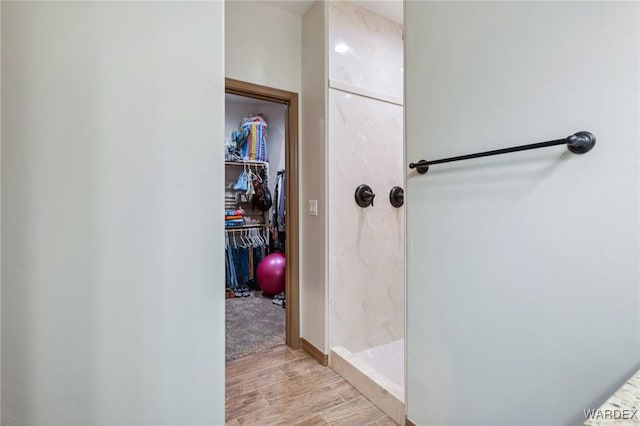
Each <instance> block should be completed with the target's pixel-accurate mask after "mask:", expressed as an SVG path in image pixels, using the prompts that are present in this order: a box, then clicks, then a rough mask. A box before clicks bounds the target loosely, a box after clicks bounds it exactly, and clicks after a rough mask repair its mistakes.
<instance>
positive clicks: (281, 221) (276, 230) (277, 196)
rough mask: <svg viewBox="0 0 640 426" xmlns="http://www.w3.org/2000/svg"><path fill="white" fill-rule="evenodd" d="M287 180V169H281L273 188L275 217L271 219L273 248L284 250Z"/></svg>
mask: <svg viewBox="0 0 640 426" xmlns="http://www.w3.org/2000/svg"><path fill="white" fill-rule="evenodd" d="M285 180H286V179H285V171H284V170H279V171H278V174H277V176H276V186H275V188H274V190H273V217H272V221H271V235H272V238H271V241H272V249H273V250H278V251H284V247H285V241H286V233H285V229H286V228H285V216H286V209H285V206H286V197H285V194H286V191H285Z"/></svg>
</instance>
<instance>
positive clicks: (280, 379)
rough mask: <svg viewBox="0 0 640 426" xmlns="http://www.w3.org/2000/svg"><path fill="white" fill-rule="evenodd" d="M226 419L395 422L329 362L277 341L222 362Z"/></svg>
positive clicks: (391, 425) (389, 425) (360, 424)
mask: <svg viewBox="0 0 640 426" xmlns="http://www.w3.org/2000/svg"><path fill="white" fill-rule="evenodd" d="M226 425H227V426H238V425H252V426H253V425H259V426H267V425H286V426H293V425H297V426H316V425H317V426H320V425H345V426H364V425H372V426H373V425H375V426H395V425H397V423H395V422H394V421H393V420H392V419H391V418H390V417H388V416H387V415H386V414H384V413H383V412H382V411H380V409H379V408H377V407H376V406H375V405H373V404H372V403H371V402H370V401H369V400H368V399H367V398H365V397H364V396H363V395H362V394H360V393H359V392H358V391H357V390H356V389H354V388H353V387H352V386H351V385H350V384H349V383H347V382H346V381H345V380H344V379H342V378H341V377H340V376H338V375H337V374H336V373H335V372H334V371H333V370H331V369H330V368H329V367H323V366H322V365H320V364H319V363H318V362H317V361H316V360H314V359H313V358H311V357H309V355H307V354H306V353H305V352H303V351H302V350H292V349H290V348H288V347H286V346H280V347H277V348H274V349H271V350H269V351H266V352H262V353H259V354H256V355H250V356H247V357H244V358H240V359H234V360H232V361H228V362H227V363H226Z"/></svg>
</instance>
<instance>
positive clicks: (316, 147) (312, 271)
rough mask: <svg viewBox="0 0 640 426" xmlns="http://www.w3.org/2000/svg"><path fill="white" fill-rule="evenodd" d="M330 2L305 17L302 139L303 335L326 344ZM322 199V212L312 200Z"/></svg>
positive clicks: (317, 343) (321, 345) (323, 346)
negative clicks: (310, 207)
mask: <svg viewBox="0 0 640 426" xmlns="http://www.w3.org/2000/svg"><path fill="white" fill-rule="evenodd" d="M326 19H327V18H326V3H324V2H322V1H318V2H316V3H315V4H314V5H313V6H312V7H311V8H310V9H309V10H308V11H307V13H305V15H304V16H303V18H302V23H303V31H302V100H301V102H300V104H301V111H302V122H303V126H302V131H301V144H300V188H301V190H300V202H301V204H302V206H301V214H300V233H301V240H300V335H301V337H303V338H304V339H306V340H307V341H309V342H310V343H312V344H313V345H314V346H315V347H317V348H318V349H320V350H322V351H324V353H327V352H328V348H327V333H326V329H327V323H326V321H327V314H326V311H327V306H326V303H327V284H326V279H327V271H326V269H327V263H326V262H327V253H326V252H327V242H326V241H327V226H326V222H327V194H326V190H327V184H326V181H327V140H326V135H327V129H326V127H327V123H326V117H327V55H326V51H327V25H326ZM308 200H317V201H318V215H317V216H309V215H308V214H307V201H308Z"/></svg>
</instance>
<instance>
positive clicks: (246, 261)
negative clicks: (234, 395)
mask: <svg viewBox="0 0 640 426" xmlns="http://www.w3.org/2000/svg"><path fill="white" fill-rule="evenodd" d="M286 113H287V106H286V105H284V104H281V103H275V102H270V101H266V100H262V99H256V98H251V97H246V96H240V95H236V94H231V93H227V94H226V97H225V140H224V147H223V146H222V144H221V149H223V148H224V151H225V200H224V208H225V212H224V215H225V217H224V226H225V241H224V243H225V266H226V268H225V276H226V279H225V289H224V291H225V294H226V358H227V360H230V359H235V358H239V357H242V356H246V355H249V354H252V353H256V352H259V351H262V350H265V349H269V348H272V347H274V346H277V345H281V344H284V343H285V323H286V322H285V316H286V298H285V291H284V290H285V259H286V257H285V256H286V253H285V242H286V233H285V217H286V209H285V205H286V204H285V202H286V197H285V188H286V170H285V146H286V143H285V141H286V132H287V127H286V125H287V115H286Z"/></svg>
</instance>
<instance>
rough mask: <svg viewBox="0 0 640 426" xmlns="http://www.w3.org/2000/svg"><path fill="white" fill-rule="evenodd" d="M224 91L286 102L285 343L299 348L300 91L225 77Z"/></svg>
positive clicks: (280, 102) (281, 102)
mask: <svg viewBox="0 0 640 426" xmlns="http://www.w3.org/2000/svg"><path fill="white" fill-rule="evenodd" d="M224 91H225V94H226V93H229V94H233V95H240V96H245V97H248V98H254V99H261V100H264V101H271V102H276V103H279V104H284V105H285V106H286V107H287V115H286V119H285V122H286V127H287V129H286V131H285V140H284V144H285V149H284V152H285V159H284V164H285V170H286V173H287V180H286V185H285V198H286V201H285V211H286V212H287V220H286V222H285V232H286V240H285V252H286V256H287V260H286V263H285V297H286V304H287V307H286V312H285V328H286V331H285V343H286V345H287V346H289V347H291V348H294V349H297V348H299V347H300V273H299V271H300V266H299V265H300V233H299V229H300V227H299V225H300V217H299V214H300V213H299V202H298V182H299V180H298V176H299V175H298V94H297V93H294V92H289V91H287V90H282V89H276V88H273V87H267V86H261V85H259V84H254V83H248V82H245V81H240V80H235V79H232V78H225V85H224Z"/></svg>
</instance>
